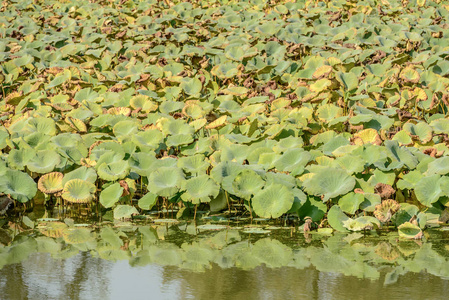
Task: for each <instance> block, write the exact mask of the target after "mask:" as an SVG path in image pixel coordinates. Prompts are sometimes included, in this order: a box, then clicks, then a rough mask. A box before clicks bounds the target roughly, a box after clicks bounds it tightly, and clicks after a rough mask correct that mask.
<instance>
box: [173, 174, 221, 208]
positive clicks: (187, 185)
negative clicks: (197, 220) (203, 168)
mask: <svg viewBox="0 0 449 300" xmlns="http://www.w3.org/2000/svg"><path fill="white" fill-rule="evenodd" d="M182 189H183V190H185V192H184V193H183V194H182V196H181V198H182V200H183V201H186V202H192V203H194V204H199V203H202V202H210V201H211V197H212V198H215V197H217V196H218V193H219V191H220V188H219V186H218V185H217V184H216V183H215V182H214V181H213V180H212V179H211V178H210V177H209V176H208V175H200V176H197V177H192V178H190V179H187V180H185V181H183V182H182Z"/></svg>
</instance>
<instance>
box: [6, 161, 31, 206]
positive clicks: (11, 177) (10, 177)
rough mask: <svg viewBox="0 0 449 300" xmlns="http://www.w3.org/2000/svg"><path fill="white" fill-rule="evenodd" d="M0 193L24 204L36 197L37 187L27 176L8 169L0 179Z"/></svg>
mask: <svg viewBox="0 0 449 300" xmlns="http://www.w3.org/2000/svg"><path fill="white" fill-rule="evenodd" d="M0 192H2V193H4V194H7V195H11V197H12V198H13V199H15V200H17V201H19V202H22V203H24V202H27V201H29V200H31V199H32V198H33V197H34V196H35V195H36V192H37V186H36V183H35V182H34V180H33V179H32V178H31V177H30V176H29V175H28V174H26V173H23V172H21V171H17V170H10V169H8V170H6V171H5V172H4V174H3V175H2V176H1V177H0Z"/></svg>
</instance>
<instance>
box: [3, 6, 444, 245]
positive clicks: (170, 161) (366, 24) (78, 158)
mask: <svg viewBox="0 0 449 300" xmlns="http://www.w3.org/2000/svg"><path fill="white" fill-rule="evenodd" d="M448 9H449V6H447V5H445V4H444V3H440V1H425V0H424V1H423V0H418V1H388V0H382V1H374V0H371V1H341V0H338V1H329V2H316V1H295V2H285V3H283V2H279V1H264V0H251V1H207V2H202V1H199V2H197V3H194V4H192V3H190V2H183V1H179V2H178V1H174V2H173V1H170V0H168V1H133V0H128V1H118V0H117V1H70V0H66V1H53V0H44V1H40V2H39V3H36V2H35V1H31V0H29V1H27V0H24V1H11V0H6V1H3V3H2V7H1V9H0V61H2V62H1V63H0V85H1V88H2V91H1V93H2V94H1V96H0V97H1V98H0V99H1V101H0V121H1V122H2V126H1V127H0V148H1V149H2V153H1V159H0V192H2V193H4V194H5V195H10V197H12V198H13V199H15V200H16V201H18V202H27V201H30V200H31V199H33V198H34V197H36V194H37V193H38V190H39V193H44V194H46V195H47V196H49V197H54V198H57V199H63V200H65V201H67V202H69V203H91V202H92V201H99V202H100V203H101V204H102V205H103V206H104V207H105V208H114V207H116V208H119V210H120V214H122V215H125V216H126V215H131V214H136V213H139V211H138V210H137V209H136V208H135V207H133V206H131V205H130V204H132V199H136V198H137V199H138V205H137V208H139V209H140V212H142V211H144V210H149V209H151V208H152V207H153V206H154V205H156V204H158V203H159V204H161V203H164V205H165V207H167V206H168V205H173V204H174V203H178V204H180V207H182V206H187V207H192V205H198V204H201V203H210V208H211V210H212V211H219V210H221V209H230V210H231V209H234V208H239V209H240V208H242V209H243V210H245V211H246V212H247V213H248V214H250V215H257V216H260V217H264V218H279V217H281V216H283V215H285V214H293V215H297V216H298V217H299V218H300V219H301V220H304V221H307V220H311V223H310V221H309V223H308V224H310V225H311V226H310V227H311V228H312V227H313V223H316V225H318V226H319V227H323V226H326V224H329V225H330V226H331V227H332V228H334V229H336V230H339V231H348V230H350V231H356V230H363V229H369V228H373V227H374V226H376V227H380V226H382V225H383V224H394V225H396V226H398V227H401V226H402V230H404V231H408V232H410V233H412V234H413V236H414V237H415V238H420V237H421V236H422V232H421V229H423V228H424V227H425V226H426V225H432V224H433V225H437V224H438V223H439V222H441V221H443V222H445V221H447V216H446V211H445V205H446V204H447V202H448V199H449V198H448V196H449V188H448V187H449V177H448V176H446V175H447V174H448V173H449V157H448V154H449V149H448V147H447V143H448V141H449V138H448V135H449V119H447V117H446V115H447V112H448V106H449V102H448V101H449V93H447V87H448V85H449V78H447V75H448V74H449V62H448V60H447V58H448V52H447V51H448V48H447V45H448V37H449V30H448V26H447V23H448V22H447V21H448V15H449V11H448ZM120 204H125V205H121V206H117V205H120ZM242 204H243V205H242ZM308 228H309V226H308Z"/></svg>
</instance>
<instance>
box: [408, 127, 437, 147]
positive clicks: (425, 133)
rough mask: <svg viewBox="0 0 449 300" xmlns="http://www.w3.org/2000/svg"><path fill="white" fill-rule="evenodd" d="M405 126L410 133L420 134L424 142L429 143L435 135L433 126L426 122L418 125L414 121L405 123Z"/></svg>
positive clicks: (419, 136)
mask: <svg viewBox="0 0 449 300" xmlns="http://www.w3.org/2000/svg"><path fill="white" fill-rule="evenodd" d="M403 128H404V130H405V131H406V132H408V133H409V134H411V135H415V136H418V138H419V139H420V140H421V142H422V143H423V144H426V143H428V142H429V141H430V140H431V139H432V137H433V134H432V127H430V126H429V125H428V124H427V123H425V122H420V123H418V124H416V125H415V124H413V123H405V124H404V126H403Z"/></svg>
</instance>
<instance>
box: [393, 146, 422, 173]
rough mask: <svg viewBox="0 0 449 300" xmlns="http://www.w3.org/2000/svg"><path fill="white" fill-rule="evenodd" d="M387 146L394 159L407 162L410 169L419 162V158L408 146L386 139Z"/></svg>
mask: <svg viewBox="0 0 449 300" xmlns="http://www.w3.org/2000/svg"><path fill="white" fill-rule="evenodd" d="M385 148H386V149H387V151H388V154H389V156H390V157H391V158H392V159H393V160H395V161H397V162H399V163H403V164H405V165H406V166H407V167H408V168H410V169H413V168H415V167H416V165H417V164H418V159H417V158H416V157H415V156H414V155H413V154H412V153H411V152H410V151H409V150H407V149H406V148H404V147H399V145H398V142H397V141H385Z"/></svg>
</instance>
